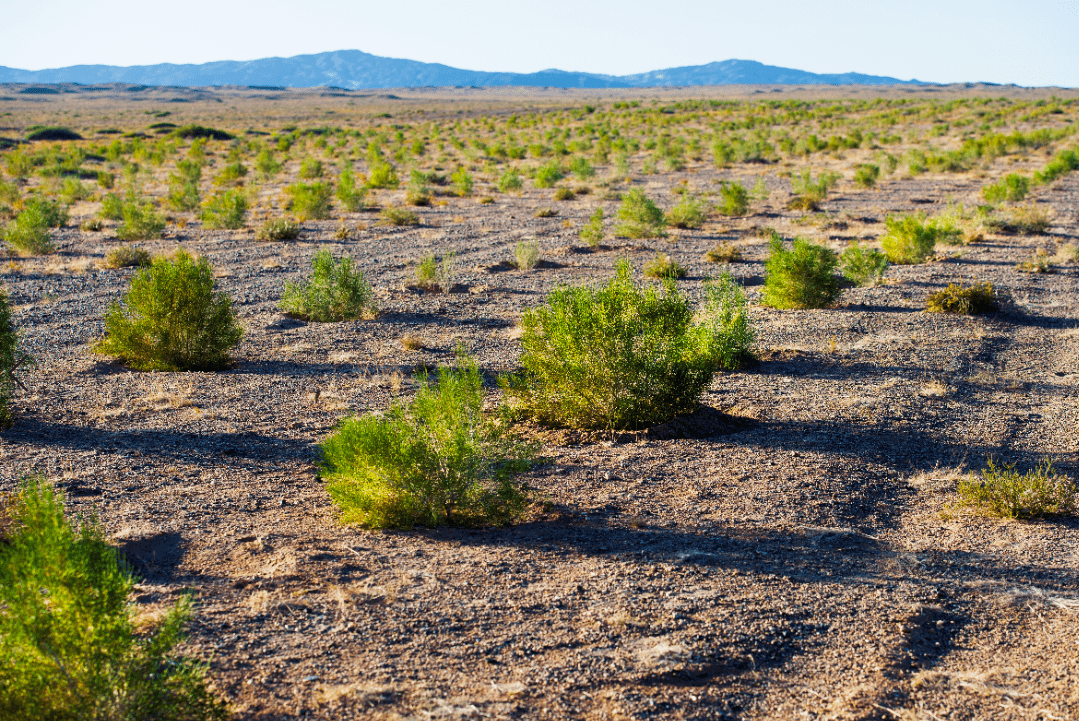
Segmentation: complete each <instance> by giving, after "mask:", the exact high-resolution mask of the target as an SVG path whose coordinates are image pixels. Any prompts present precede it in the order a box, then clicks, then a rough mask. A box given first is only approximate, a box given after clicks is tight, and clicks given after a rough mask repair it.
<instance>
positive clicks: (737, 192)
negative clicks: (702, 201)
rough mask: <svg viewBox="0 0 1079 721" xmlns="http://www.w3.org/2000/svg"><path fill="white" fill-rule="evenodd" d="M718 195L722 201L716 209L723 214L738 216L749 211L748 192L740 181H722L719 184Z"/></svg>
mask: <svg viewBox="0 0 1079 721" xmlns="http://www.w3.org/2000/svg"><path fill="white" fill-rule="evenodd" d="M719 196H720V198H722V200H723V202H722V203H720V204H719V205H718V206H717V207H716V210H718V211H719V212H720V213H722V214H723V215H726V216H738V215H745V214H746V213H748V212H749V193H747V192H746V189H745V186H744V185H742V184H741V183H727V182H724V183H723V184H722V185H720V186H719Z"/></svg>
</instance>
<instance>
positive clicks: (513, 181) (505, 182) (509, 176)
mask: <svg viewBox="0 0 1079 721" xmlns="http://www.w3.org/2000/svg"><path fill="white" fill-rule="evenodd" d="M522 187H524V182H523V181H522V180H521V174H520V173H518V172H517V171H516V170H507V171H506V172H505V173H503V174H502V177H500V178H499V179H498V192H500V193H509V192H511V191H515V190H520V189H521V188H522Z"/></svg>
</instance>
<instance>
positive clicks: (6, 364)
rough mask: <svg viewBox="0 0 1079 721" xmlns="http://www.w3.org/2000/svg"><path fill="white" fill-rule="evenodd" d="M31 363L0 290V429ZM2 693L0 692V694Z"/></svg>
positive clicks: (9, 419) (8, 421)
mask: <svg viewBox="0 0 1079 721" xmlns="http://www.w3.org/2000/svg"><path fill="white" fill-rule="evenodd" d="M32 362H33V361H32V360H31V358H30V356H29V355H27V354H25V353H22V352H21V351H20V350H19V332H18V331H17V330H16V329H15V324H14V323H13V322H12V320H11V306H10V305H9V304H8V294H7V291H6V290H4V289H2V288H0V428H8V427H10V426H11V424H12V421H13V415H12V413H11V401H12V400H13V399H14V398H15V387H16V386H17V385H19V381H17V380H16V378H15V374H16V373H18V372H19V369H20V368H21V367H23V366H24V365H27V364H28V363H32ZM2 514H3V510H2V509H0V515H2ZM0 547H2V546H0ZM0 645H2V642H0ZM0 673H2V672H0ZM2 693H3V692H2V691H0V694H2Z"/></svg>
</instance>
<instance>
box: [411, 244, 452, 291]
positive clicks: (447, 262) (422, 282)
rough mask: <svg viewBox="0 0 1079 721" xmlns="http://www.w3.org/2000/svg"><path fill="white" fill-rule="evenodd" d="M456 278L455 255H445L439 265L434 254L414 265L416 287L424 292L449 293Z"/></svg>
mask: <svg viewBox="0 0 1079 721" xmlns="http://www.w3.org/2000/svg"><path fill="white" fill-rule="evenodd" d="M456 277H457V255H456V254H455V253H446V254H445V255H444V256H442V262H441V263H439V262H438V260H437V259H436V258H435V256H434V253H432V254H430V255H426V256H424V257H423V259H422V260H420V262H419V263H418V264H417V265H416V285H417V287H419V288H422V289H423V290H426V291H442V292H443V293H449V292H450V290H452V289H453V284H454V281H455V280H456Z"/></svg>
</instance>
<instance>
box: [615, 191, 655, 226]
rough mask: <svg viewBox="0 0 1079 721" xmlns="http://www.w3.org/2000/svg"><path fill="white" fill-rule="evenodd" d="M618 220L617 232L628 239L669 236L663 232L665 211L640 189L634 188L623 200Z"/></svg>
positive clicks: (619, 208)
mask: <svg viewBox="0 0 1079 721" xmlns="http://www.w3.org/2000/svg"><path fill="white" fill-rule="evenodd" d="M618 220H619V223H618V225H616V226H615V232H616V233H617V234H618V235H621V236H624V237H627V238H662V237H665V236H666V235H667V233H666V231H664V230H663V226H664V217H663V211H662V210H660V209H659V206H657V205H656V204H655V202H653V201H652V200H651V199H650V198H649V197H648V196H646V195H645V194H644V191H643V190H640V189H639V188H634V189H633V190H631V191H629V192H628V193H626V194H625V196H624V197H623V198H622V204H621V205H620V206H619V207H618Z"/></svg>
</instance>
